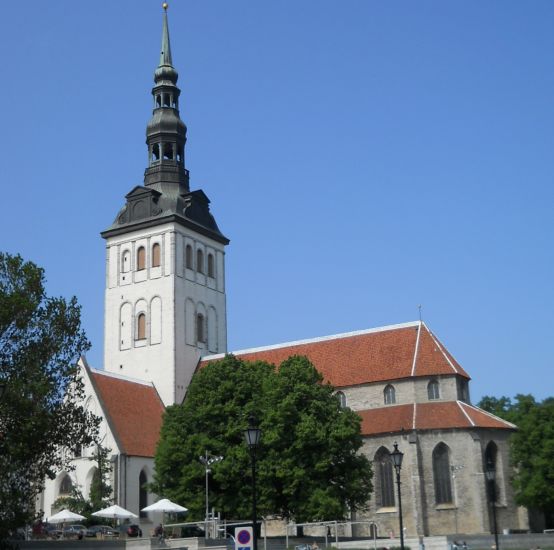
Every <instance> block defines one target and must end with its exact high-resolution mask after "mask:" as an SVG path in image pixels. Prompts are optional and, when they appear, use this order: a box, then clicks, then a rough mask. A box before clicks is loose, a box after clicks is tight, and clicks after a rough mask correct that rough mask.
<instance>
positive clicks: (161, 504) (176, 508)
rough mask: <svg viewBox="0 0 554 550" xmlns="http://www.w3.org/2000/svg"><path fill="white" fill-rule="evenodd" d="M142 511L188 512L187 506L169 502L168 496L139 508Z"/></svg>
mask: <svg viewBox="0 0 554 550" xmlns="http://www.w3.org/2000/svg"><path fill="white" fill-rule="evenodd" d="M141 511H142V512H188V508H185V507H184V506H180V505H179V504H175V503H174V502H171V500H169V499H168V498H162V500H158V502H155V503H154V504H151V505H150V506H147V507H146V508H143V509H142V510H141Z"/></svg>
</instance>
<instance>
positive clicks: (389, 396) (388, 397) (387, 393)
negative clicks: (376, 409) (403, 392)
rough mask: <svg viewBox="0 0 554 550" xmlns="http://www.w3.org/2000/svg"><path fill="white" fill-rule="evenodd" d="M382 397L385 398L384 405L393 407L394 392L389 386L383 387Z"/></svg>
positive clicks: (394, 400)
mask: <svg viewBox="0 0 554 550" xmlns="http://www.w3.org/2000/svg"><path fill="white" fill-rule="evenodd" d="M383 395H384V397H385V405H393V404H394V403H396V390H395V389H394V386H392V385H391V384H389V385H388V386H386V387H385V389H384V390H383Z"/></svg>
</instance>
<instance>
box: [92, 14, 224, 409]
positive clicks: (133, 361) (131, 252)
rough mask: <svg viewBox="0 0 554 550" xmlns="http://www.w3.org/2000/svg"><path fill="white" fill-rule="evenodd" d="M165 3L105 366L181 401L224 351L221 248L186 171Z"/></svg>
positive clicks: (109, 261)
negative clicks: (202, 367)
mask: <svg viewBox="0 0 554 550" xmlns="http://www.w3.org/2000/svg"><path fill="white" fill-rule="evenodd" d="M177 79H178V73H177V71H176V70H175V68H174V67H173V61H172V57H171V47H170V41H169V28H168V22H167V4H164V14H163V29H162V50H161V55H160V63H159V65H158V67H157V69H156V71H155V72H154V87H153V88H152V96H153V102H154V105H153V113H152V118H151V119H150V122H149V123H148V125H147V128H146V144H147V147H148V165H147V168H146V170H145V172H144V185H142V186H136V187H134V188H133V189H132V190H131V191H130V192H129V193H128V194H127V195H126V196H125V199H126V203H125V205H124V206H123V208H122V209H121V210H120V211H119V213H118V214H117V217H116V218H115V220H114V222H113V224H112V225H111V226H110V227H109V228H108V229H106V230H105V231H103V232H102V237H104V239H106V292H105V313H104V317H105V319H104V330H105V334H104V368H105V370H106V371H109V372H113V373H118V374H123V375H126V376H130V377H133V378H137V379H140V380H144V381H147V382H154V384H155V386H156V388H157V390H158V393H159V394H160V396H161V398H162V400H163V402H164V404H165V405H166V406H167V405H171V404H173V403H180V402H181V401H182V399H183V397H184V394H185V391H186V388H187V386H188V384H189V382H190V379H191V377H192V374H193V373H194V370H195V368H196V365H197V363H198V360H199V358H200V357H201V356H203V355H207V354H211V353H222V352H225V351H226V350H227V327H226V298H225V245H227V244H228V243H229V240H228V239H227V238H226V237H225V236H224V235H223V234H222V233H221V232H220V230H219V228H218V226H217V224H216V221H215V219H214V217H213V216H212V214H211V213H210V208H209V204H210V201H209V199H208V197H207V196H206V195H205V194H204V192H203V191H202V190H196V191H191V190H190V187H189V172H188V170H187V169H186V168H185V144H186V140H187V127H186V126H185V124H184V122H183V121H182V120H181V118H180V116H179V100H180V93H181V92H180V90H179V88H178V87H177Z"/></svg>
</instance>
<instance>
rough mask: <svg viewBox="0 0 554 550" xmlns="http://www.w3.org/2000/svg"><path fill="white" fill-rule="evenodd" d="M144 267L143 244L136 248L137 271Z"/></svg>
mask: <svg viewBox="0 0 554 550" xmlns="http://www.w3.org/2000/svg"><path fill="white" fill-rule="evenodd" d="M143 269H146V249H145V248H144V246H141V247H139V249H138V250H137V271H142V270H143Z"/></svg>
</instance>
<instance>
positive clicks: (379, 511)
mask: <svg viewBox="0 0 554 550" xmlns="http://www.w3.org/2000/svg"><path fill="white" fill-rule="evenodd" d="M375 513H376V514H397V513H398V509H397V508H396V506H386V507H383V508H378V509H377V510H376V511H375Z"/></svg>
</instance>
